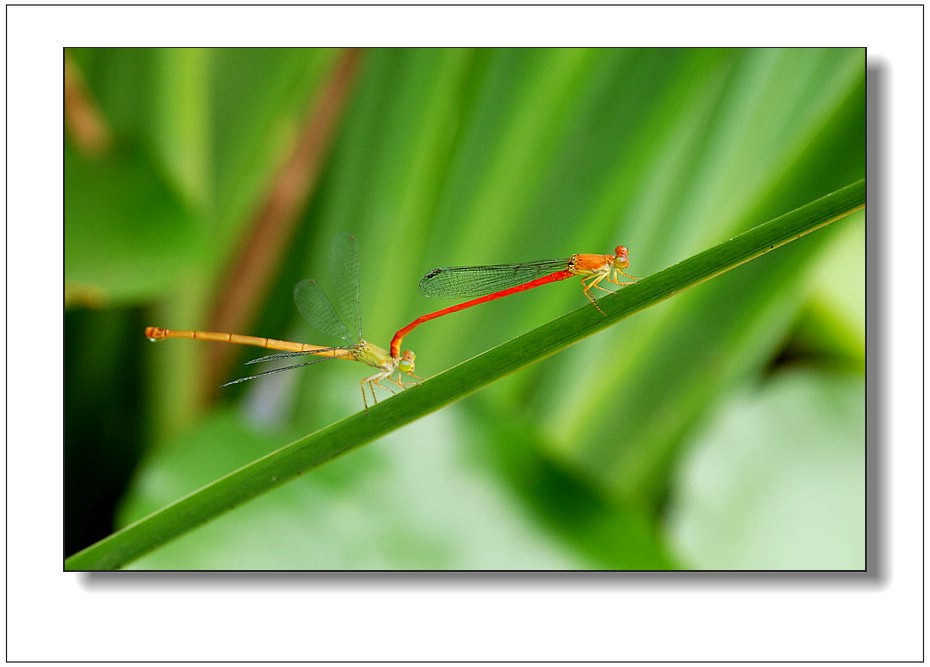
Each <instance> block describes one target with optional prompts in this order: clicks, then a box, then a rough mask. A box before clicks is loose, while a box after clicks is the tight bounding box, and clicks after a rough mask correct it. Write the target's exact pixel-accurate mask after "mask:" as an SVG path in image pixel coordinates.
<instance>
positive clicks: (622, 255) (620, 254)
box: [614, 245, 628, 259]
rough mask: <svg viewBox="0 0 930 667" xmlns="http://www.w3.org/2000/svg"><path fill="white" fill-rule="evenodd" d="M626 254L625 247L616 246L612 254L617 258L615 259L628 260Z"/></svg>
mask: <svg viewBox="0 0 930 667" xmlns="http://www.w3.org/2000/svg"><path fill="white" fill-rule="evenodd" d="M627 252H628V251H627V249H626V246H625V245H618V246H617V247H616V248H614V254H615V255H616V256H617V259H628V257H627Z"/></svg>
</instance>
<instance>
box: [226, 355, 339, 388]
mask: <svg viewBox="0 0 930 667" xmlns="http://www.w3.org/2000/svg"><path fill="white" fill-rule="evenodd" d="M331 358H332V357H320V358H318V359H312V360H310V361H306V362H304V363H302V364H294V365H293V366H284V367H283V368H272V369H271V370H270V371H264V372H262V373H256V374H255V375H247V376H246V377H244V378H239V379H238V380H232V381H231V382H227V383H225V384H221V385H220V388H223V387H228V386H229V385H231V384H239V383H240V382H248V381H249V380H255V379H256V378H262V377H265V376H266V375H274V374H275V373H283V372H284V371H289V370H292V369H294V368H300V367H301V366H310V365H311V364H318V363H320V362H321V361H329V360H330V359H331Z"/></svg>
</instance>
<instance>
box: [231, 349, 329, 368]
mask: <svg viewBox="0 0 930 667" xmlns="http://www.w3.org/2000/svg"><path fill="white" fill-rule="evenodd" d="M345 349H347V346H345V345H339V346H334V347H324V348H320V349H319V350H314V351H313V352H310V351H307V352H275V353H274V354H269V355H266V356H264V357H259V358H258V359H250V360H249V361H247V362H245V365H246V366H248V365H250V364H263V363H265V362H266V361H277V360H278V359H291V358H293V357H304V356H306V355H308V354H313V355H317V354H319V353H320V352H333V351H334V350H345ZM332 358H333V357H325V359H332Z"/></svg>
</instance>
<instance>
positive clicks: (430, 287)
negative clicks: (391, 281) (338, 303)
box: [391, 245, 636, 357]
mask: <svg viewBox="0 0 930 667" xmlns="http://www.w3.org/2000/svg"><path fill="white" fill-rule="evenodd" d="M629 266H630V258H629V254H628V251H627V248H626V246H622V245H618V246H617V247H616V248H615V249H614V252H613V254H612V255H611V254H608V255H593V254H576V255H572V256H571V257H568V258H563V259H542V260H536V261H532V262H522V263H518V264H491V265H487V266H450V267H441V268H438V269H433V270H432V271H430V272H429V273H427V274H426V275H425V276H423V278H422V279H421V280H420V293H421V294H423V295H424V296H431V297H432V296H438V297H466V296H473V297H477V298H475V299H472V300H470V301H465V302H463V303H458V304H456V305H454V306H449V307H448V308H443V309H442V310H437V311H436V312H433V313H428V314H426V315H421V316H420V317H418V318H416V319H415V320H413V321H412V322H411V323H410V324H408V325H407V326H405V327H404V328H403V329H399V330H398V331H397V332H396V333H395V334H394V337H393V338H392V339H391V355H392V356H393V357H396V356H397V355H399V354H400V346H401V343H402V341H403V340H404V336H406V335H407V334H409V333H410V332H411V331H413V330H414V329H416V328H417V327H418V326H420V325H421V324H423V323H424V322H428V321H429V320H434V319H436V318H437V317H442V316H443V315H449V314H450V313H455V312H458V311H460V310H465V309H466V308H471V307H472V306H477V305H479V304H482V303H487V302H488V301H494V300H495V299H500V298H503V297H505V296H510V295H511V294H517V293H519V292H525V291H527V290H531V289H533V288H535V287H540V286H541V285H548V284H549V283H554V282H558V281H560V280H565V279H567V278H571V277H572V276H581V285H582V291H583V292H584V295H585V296H586V297H588V299H590V300H591V303H593V304H594V307H595V308H597V309H598V310H599V311H600V312H601V313H603V312H604V311H602V310H601V309H600V307H599V306H598V305H597V300H596V299H595V298H594V297H593V296H592V295H591V290H592V289H599V290H602V291H604V292H610V290H609V289H606V288H605V287H602V286H601V283H602V282H605V281H606V282H608V283H612V284H614V285H620V286H623V285H629V284H631V283H633V282H635V281H636V278H635V277H634V276H631V275H630V274H628V273H625V272H624V269H626V268H628V267H629ZM621 277H625V278H628V279H629V280H626V281H623V280H621Z"/></svg>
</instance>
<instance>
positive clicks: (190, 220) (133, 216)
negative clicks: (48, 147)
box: [65, 146, 204, 302]
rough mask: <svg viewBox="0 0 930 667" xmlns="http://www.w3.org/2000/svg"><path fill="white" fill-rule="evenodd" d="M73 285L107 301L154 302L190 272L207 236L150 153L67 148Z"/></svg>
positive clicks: (68, 276) (68, 264)
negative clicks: (93, 154) (89, 153)
mask: <svg viewBox="0 0 930 667" xmlns="http://www.w3.org/2000/svg"><path fill="white" fill-rule="evenodd" d="M65 182H66V183H67V193H66V196H65V280H67V281H68V282H69V283H74V284H77V285H78V286H87V287H90V288H93V289H94V290H95V292H96V293H97V295H98V299H99V300H102V301H104V302H108V301H109V302H125V301H129V300H133V299H135V300H138V299H144V298H148V297H151V296H152V295H154V294H157V293H159V292H160V291H163V290H165V289H166V288H168V287H170V286H171V285H172V283H173V282H174V281H175V280H177V276H178V275H180V274H181V273H182V272H183V271H185V270H189V269H190V268H191V266H192V265H193V264H194V262H195V261H196V259H197V256H198V254H199V253H200V252H201V251H202V248H203V241H204V239H203V235H202V232H203V230H202V229H201V228H200V227H199V225H198V224H197V221H196V219H195V218H194V216H193V215H192V214H191V212H190V211H189V210H188V209H187V208H185V206H184V205H183V204H182V203H181V202H180V201H179V200H178V199H177V197H175V193H174V192H173V191H172V190H171V189H170V187H169V186H168V184H167V183H165V181H164V180H162V179H161V178H160V177H159V175H158V171H157V170H155V169H153V168H152V163H151V162H150V161H147V160H146V159H145V157H144V154H143V153H142V152H137V151H125V152H122V151H121V152H119V153H117V154H115V155H110V156H108V157H106V158H103V159H100V160H97V159H94V158H87V157H84V156H82V155H80V154H79V153H77V152H76V151H75V150H73V148H71V147H70V146H66V149H65Z"/></svg>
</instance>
